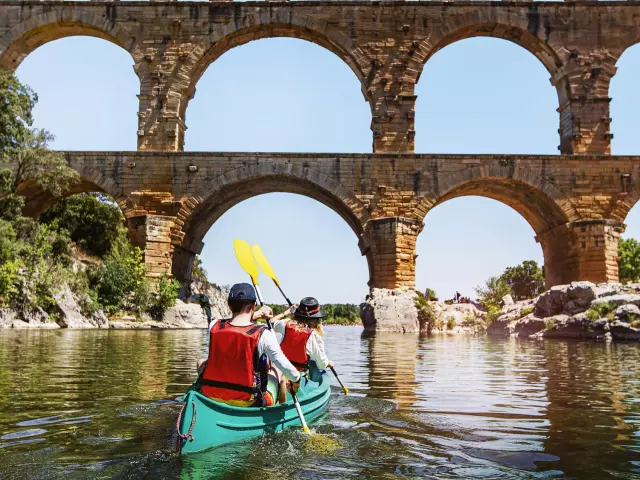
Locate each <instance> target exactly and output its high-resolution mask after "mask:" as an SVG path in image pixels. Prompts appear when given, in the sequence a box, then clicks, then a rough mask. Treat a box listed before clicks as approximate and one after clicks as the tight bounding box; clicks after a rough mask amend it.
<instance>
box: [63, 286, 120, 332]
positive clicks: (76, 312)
mask: <svg viewBox="0 0 640 480" xmlns="http://www.w3.org/2000/svg"><path fill="white" fill-rule="evenodd" d="M53 298H54V299H55V301H56V305H57V307H58V312H59V314H60V315H59V318H58V320H56V321H57V323H58V325H60V327H61V328H108V324H109V321H108V320H107V317H105V315H104V313H102V312H99V313H95V314H93V315H92V316H91V317H89V318H87V317H85V316H84V315H83V314H82V309H81V308H80V305H78V302H77V300H76V297H75V295H74V294H73V292H71V289H70V288H69V286H68V285H66V284H64V285H63V286H62V288H61V289H60V291H58V292H57V293H56V294H55V295H54V296H53Z"/></svg>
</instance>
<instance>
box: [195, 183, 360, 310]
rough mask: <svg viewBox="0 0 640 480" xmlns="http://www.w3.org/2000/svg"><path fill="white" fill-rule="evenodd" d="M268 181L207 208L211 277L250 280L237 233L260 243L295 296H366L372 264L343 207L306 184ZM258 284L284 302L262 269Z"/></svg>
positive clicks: (327, 299)
mask: <svg viewBox="0 0 640 480" xmlns="http://www.w3.org/2000/svg"><path fill="white" fill-rule="evenodd" d="M269 186H270V188H261V189H259V190H257V191H256V192H255V194H254V195H237V196H234V197H233V198H232V199H230V200H229V201H227V202H223V203H222V204H220V205H218V206H216V207H213V208H211V209H209V211H208V212H203V214H205V215H207V217H206V221H204V222H203V225H209V224H210V226H209V228H207V231H206V235H205V237H204V248H203V249H202V252H201V253H200V258H201V259H202V262H203V266H204V267H205V270H206V271H207V272H208V274H209V279H210V281H212V282H215V283H217V284H233V283H237V282H240V281H246V280H247V275H246V273H245V272H244V271H243V270H242V269H241V268H240V266H239V265H238V263H237V260H236V258H235V255H234V252H233V239H234V238H242V239H244V240H246V241H248V242H249V243H250V244H252V245H253V244H256V243H257V244H259V245H260V246H261V248H262V250H263V251H264V253H265V255H266V256H267V258H268V259H269V262H270V263H271V264H272V266H273V268H274V270H275V272H276V274H277V275H278V279H279V280H280V283H281V285H282V287H283V289H284V290H285V292H286V293H287V295H288V296H289V297H290V298H291V300H292V301H294V302H297V301H299V300H300V298H302V297H304V296H315V297H316V298H318V300H319V301H320V302H321V303H350V304H358V303H359V302H360V301H362V300H364V297H365V295H366V294H367V293H368V287H367V280H368V278H369V276H368V275H369V274H368V265H367V262H366V260H365V259H364V258H361V253H360V251H359V248H358V238H357V237H354V236H353V233H352V232H353V228H352V227H351V226H348V225H347V223H345V221H344V217H343V215H344V212H341V213H340V212H337V211H336V210H335V205H327V204H326V203H325V202H326V198H325V199H321V196H319V195H315V194H314V195H309V193H308V192H304V193H301V192H302V190H299V192H296V193H293V192H292V191H291V190H292V189H289V191H288V192H287V193H283V192H282V191H281V190H283V189H282V188H276V184H274V183H271V184H270V185H269ZM265 192H270V193H265ZM283 205H287V206H288V207H287V208H283ZM327 207H328V208H327ZM336 213H338V215H336ZM196 215H197V217H199V216H200V213H197V214H196ZM260 288H261V290H262V292H263V296H264V297H265V299H266V301H267V302H268V303H275V304H284V303H285V301H284V298H283V297H282V296H281V294H280V292H279V291H278V290H277V288H276V287H275V286H274V285H272V282H271V280H269V279H268V278H266V277H265V276H264V275H262V276H261V283H260Z"/></svg>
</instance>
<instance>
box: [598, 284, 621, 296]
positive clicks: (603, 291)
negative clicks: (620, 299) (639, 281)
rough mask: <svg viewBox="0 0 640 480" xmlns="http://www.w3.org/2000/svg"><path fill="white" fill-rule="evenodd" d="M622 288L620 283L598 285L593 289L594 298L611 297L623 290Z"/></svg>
mask: <svg viewBox="0 0 640 480" xmlns="http://www.w3.org/2000/svg"><path fill="white" fill-rule="evenodd" d="M623 288H624V287H623V286H622V284H620V283H600V284H599V285H598V286H597V287H596V288H595V294H596V298H602V297H610V296H611V295H617V294H618V293H620V291H621V290H623Z"/></svg>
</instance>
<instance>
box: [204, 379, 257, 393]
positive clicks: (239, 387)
mask: <svg viewBox="0 0 640 480" xmlns="http://www.w3.org/2000/svg"><path fill="white" fill-rule="evenodd" d="M199 382H200V384H201V385H204V386H206V387H213V388H224V389H226V390H236V391H238V392H243V393H250V394H252V395H260V394H262V392H261V391H260V389H259V388H258V387H247V386H246V385H239V384H237V383H231V382H219V381H217V380H207V379H206V378H201V379H200V380H199Z"/></svg>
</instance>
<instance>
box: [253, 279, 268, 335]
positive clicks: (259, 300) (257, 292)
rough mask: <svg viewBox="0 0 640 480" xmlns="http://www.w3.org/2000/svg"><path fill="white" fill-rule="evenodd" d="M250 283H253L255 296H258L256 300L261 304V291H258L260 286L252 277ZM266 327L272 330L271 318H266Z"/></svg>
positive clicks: (262, 303)
mask: <svg viewBox="0 0 640 480" xmlns="http://www.w3.org/2000/svg"><path fill="white" fill-rule="evenodd" d="M251 283H253V288H255V289H256V296H257V297H258V302H260V305H261V306H263V305H264V302H263V301H262V293H260V287H259V286H258V285H257V284H256V283H255V282H254V281H253V278H252V279H251ZM267 327H269V330H273V325H271V320H269V319H268V318H267Z"/></svg>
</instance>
